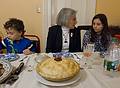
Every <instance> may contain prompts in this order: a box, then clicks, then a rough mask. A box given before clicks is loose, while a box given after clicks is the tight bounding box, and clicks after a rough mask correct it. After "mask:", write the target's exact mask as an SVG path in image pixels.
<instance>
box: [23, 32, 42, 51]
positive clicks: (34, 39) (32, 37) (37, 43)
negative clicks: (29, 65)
mask: <svg viewBox="0 0 120 88" xmlns="http://www.w3.org/2000/svg"><path fill="white" fill-rule="evenodd" d="M24 37H26V38H28V39H30V40H31V41H32V43H33V45H34V46H35V47H36V51H35V52H36V53H40V52H41V50H40V38H39V37H38V36H36V35H32V34H25V35H24Z"/></svg>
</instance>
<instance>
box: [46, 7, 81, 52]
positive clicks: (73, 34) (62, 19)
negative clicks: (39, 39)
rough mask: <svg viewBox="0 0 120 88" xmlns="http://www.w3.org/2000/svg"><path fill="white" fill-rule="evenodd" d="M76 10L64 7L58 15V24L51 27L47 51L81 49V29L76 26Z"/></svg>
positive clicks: (76, 50)
mask: <svg viewBox="0 0 120 88" xmlns="http://www.w3.org/2000/svg"><path fill="white" fill-rule="evenodd" d="M76 23H77V20H76V11H75V10H73V9H71V8H62V9H61V10H60V12H59V13H58V15H57V22H56V24H57V25H54V26H52V27H50V28H49V32H48V37H47V46H46V52H47V53H49V52H52V53H56V52H62V51H65V52H78V51H80V50H81V49H80V46H81V45H80V31H79V29H77V28H76V27H75V25H76Z"/></svg>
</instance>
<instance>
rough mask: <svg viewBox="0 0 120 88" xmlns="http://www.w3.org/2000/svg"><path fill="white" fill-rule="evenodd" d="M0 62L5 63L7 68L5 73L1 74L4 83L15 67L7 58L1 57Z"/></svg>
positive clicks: (4, 65) (0, 78) (4, 66)
mask: <svg viewBox="0 0 120 88" xmlns="http://www.w3.org/2000/svg"><path fill="white" fill-rule="evenodd" d="M0 63H1V64H3V68H4V69H5V71H4V73H3V75H2V76H0V83H2V82H3V81H4V80H5V79H6V78H8V76H9V75H10V74H11V72H12V70H13V67H12V65H11V64H10V62H8V61H6V60H2V59H0Z"/></svg>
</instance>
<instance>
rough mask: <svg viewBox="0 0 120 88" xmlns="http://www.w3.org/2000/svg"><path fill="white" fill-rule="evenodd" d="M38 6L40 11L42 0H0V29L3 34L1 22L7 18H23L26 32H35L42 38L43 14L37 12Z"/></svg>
mask: <svg viewBox="0 0 120 88" xmlns="http://www.w3.org/2000/svg"><path fill="white" fill-rule="evenodd" d="M39 7H40V8H41V11H42V9H43V0H0V31H2V33H3V34H5V30H4V28H3V24H4V23H5V21H7V20H8V18H12V17H14V18H19V19H21V20H23V22H24V24H25V30H26V31H27V32H26V33H28V34H36V35H38V36H39V37H40V39H42V36H41V34H42V33H41V30H42V22H43V19H42V18H43V17H42V16H43V14H42V12H40V13H38V12H37V10H38V8H39ZM42 46H43V43H42V41H41V47H42Z"/></svg>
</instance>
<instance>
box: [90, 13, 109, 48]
mask: <svg viewBox="0 0 120 88" xmlns="http://www.w3.org/2000/svg"><path fill="white" fill-rule="evenodd" d="M95 19H99V20H100V21H101V23H102V25H103V30H102V31H101V34H100V35H101V43H102V45H103V46H104V47H106V48H107V47H108V46H109V40H108V38H107V36H110V31H109V29H108V21H107V17H106V16H105V14H97V15H95V16H94V17H93V19H92V25H93V21H94V20H95ZM96 34H97V33H96V32H95V31H94V29H93V26H92V29H91V39H90V41H91V42H95V38H96Z"/></svg>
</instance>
